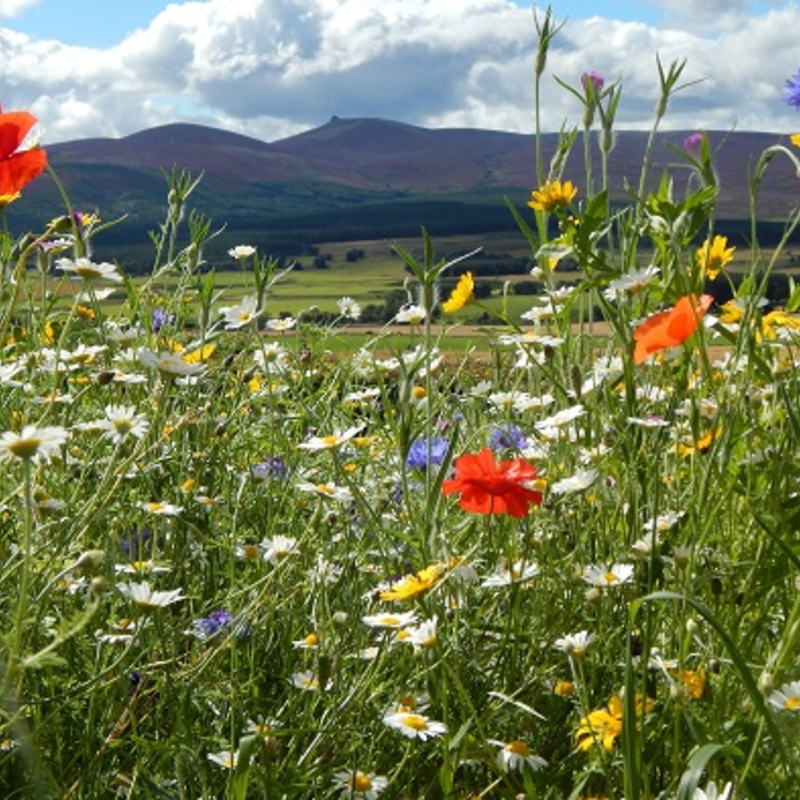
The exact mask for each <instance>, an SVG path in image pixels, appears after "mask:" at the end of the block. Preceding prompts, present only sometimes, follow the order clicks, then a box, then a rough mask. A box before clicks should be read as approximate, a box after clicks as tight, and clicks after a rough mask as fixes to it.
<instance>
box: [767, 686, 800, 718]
mask: <svg viewBox="0 0 800 800" xmlns="http://www.w3.org/2000/svg"><path fill="white" fill-rule="evenodd" d="M769 704H770V705H771V706H772V707H773V708H774V709H776V710H778V711H800V681H794V682H793V683H784V684H783V686H781V688H780V689H778V690H775V691H774V692H773V693H772V694H771V695H770V696H769Z"/></svg>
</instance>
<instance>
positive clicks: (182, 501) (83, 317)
mask: <svg viewBox="0 0 800 800" xmlns="http://www.w3.org/2000/svg"><path fill="white" fill-rule="evenodd" d="M535 20H536V31H537V34H538V51H537V56H536V63H535V69H534V79H535V80H536V81H537V86H538V82H539V81H540V80H541V78H542V75H543V73H544V70H545V64H546V61H547V56H548V49H549V46H550V44H551V41H552V39H553V37H554V36H556V35H557V34H558V30H559V25H558V24H557V23H556V22H555V21H554V19H553V17H552V15H551V14H550V12H549V11H548V12H547V13H546V14H544V15H543V16H539V17H536V18H535ZM656 66H657V73H656V79H657V80H658V81H659V82H660V86H661V101H660V102H659V105H658V107H657V108H656V111H655V120H654V125H653V133H652V137H651V142H652V141H653V139H654V138H655V136H657V133H658V129H659V126H660V125H661V123H662V122H663V118H664V116H665V114H666V113H667V110H668V106H669V102H670V100H671V98H672V96H673V95H674V94H675V93H676V92H678V91H680V90H685V91H691V87H689V86H684V85H683V84H682V83H681V74H682V71H683V66H684V65H683V63H682V62H679V63H673V64H670V65H669V66H665V65H663V64H662V63H661V62H660V61H657V64H656ZM565 90H567V91H570V92H572V93H573V94H574V95H575V96H576V97H577V98H578V99H579V100H580V102H581V103H582V106H583V109H584V115H583V120H582V124H581V125H579V126H578V127H577V128H576V129H575V130H574V131H568V130H567V129H565V131H564V133H563V134H562V142H561V147H560V149H559V152H558V154H557V155H556V158H555V159H554V161H553V162H552V163H551V164H549V165H545V164H544V163H543V161H542V158H541V151H540V150H539V149H538V148H537V152H536V158H535V162H536V163H535V168H534V174H532V176H531V184H532V186H535V187H536V188H535V189H534V191H533V192H532V195H531V200H530V203H529V208H528V209H527V211H528V213H527V214H526V215H522V214H520V213H519V212H518V211H516V210H515V209H514V208H513V207H512V206H510V207H509V213H510V214H514V216H515V217H516V219H517V222H518V224H519V227H520V236H522V237H524V238H525V239H526V240H527V242H528V243H529V245H530V247H531V253H532V256H533V257H534V258H535V260H536V263H537V266H536V268H535V269H534V278H535V279H536V280H538V281H540V282H541V286H542V291H541V293H540V294H538V295H536V296H534V297H532V298H531V301H532V305H531V308H530V310H528V311H526V312H525V313H524V314H522V315H521V316H520V317H519V318H511V317H510V316H508V315H506V314H505V313H504V312H503V310H502V308H499V309H498V308H497V307H494V308H493V310H492V313H493V314H495V316H497V317H499V323H500V324H499V325H498V326H497V328H496V331H495V332H494V333H492V334H491V335H489V334H487V336H491V338H490V340H489V341H487V346H486V352H490V353H491V359H490V360H489V361H488V362H486V361H485V360H484V361H483V362H482V363H481V364H480V365H478V364H476V363H475V362H474V361H473V360H472V356H471V354H470V353H469V352H466V353H459V354H458V356H457V357H456V358H453V357H452V356H453V354H452V353H450V357H448V358H447V359H445V358H444V354H445V353H444V351H445V350H446V349H447V347H446V344H447V337H448V329H449V327H448V326H451V325H452V326H457V325H458V321H459V317H460V315H463V314H464V313H465V312H464V309H465V308H468V307H473V306H477V307H480V302H479V301H478V300H477V299H476V298H475V295H474V291H473V289H474V287H473V281H472V276H471V274H470V273H469V272H467V273H465V274H463V275H462V276H461V278H460V280H459V281H458V284H457V285H456V288H455V289H454V290H453V291H452V292H447V293H446V295H445V293H442V292H441V291H440V289H439V285H440V281H441V279H442V278H443V277H448V276H449V275H451V274H452V272H449V271H450V270H452V267H453V266H454V264H453V263H447V262H445V261H443V260H439V259H437V257H436V255H435V242H432V241H431V240H430V238H429V237H428V236H427V235H426V234H425V233H424V232H423V234H422V237H421V241H420V246H419V252H418V254H417V253H416V251H415V252H412V251H409V250H408V249H406V248H404V247H401V246H399V245H398V246H397V251H398V254H399V256H400V257H401V258H402V260H403V262H404V264H406V265H407V266H408V268H409V270H410V271H411V273H412V275H413V280H411V281H409V283H408V291H409V293H410V296H409V302H408V304H407V305H406V306H404V307H403V308H402V309H401V310H400V312H399V313H398V315H397V318H396V319H395V320H394V322H395V324H402V325H405V326H407V327H408V332H409V333H408V338H404V340H403V342H404V345H403V347H397V348H396V349H395V351H394V352H389V353H388V354H387V348H389V349H391V346H392V339H391V337H383V336H380V335H378V336H376V339H375V342H374V343H367V344H365V345H364V347H362V348H360V349H359V350H357V351H355V352H349V353H343V352H337V353H336V354H335V355H331V353H330V352H329V347H328V344H329V342H330V340H331V339H332V338H334V337H336V335H337V332H338V331H340V330H342V329H343V328H345V327H346V326H347V325H348V324H349V323H350V322H352V321H353V320H354V319H357V317H358V314H359V308H358V304H357V303H355V302H354V301H352V300H351V299H350V298H347V297H344V298H341V299H340V300H339V301H338V311H339V315H338V317H337V318H336V320H335V321H334V322H332V323H330V324H327V323H326V324H325V325H319V324H316V325H311V324H310V323H306V322H304V321H303V317H302V314H298V315H297V316H296V317H294V318H287V317H283V318H281V317H278V316H274V315H273V314H272V309H271V304H270V297H271V291H272V288H273V286H274V285H275V284H276V282H277V281H279V280H280V279H281V277H282V276H283V274H284V273H282V272H281V271H279V270H277V268H276V262H275V261H274V260H272V259H270V257H269V256H268V255H264V254H261V253H258V252H256V251H254V249H253V248H251V247H248V246H247V245H242V246H240V247H237V248H235V249H234V250H233V251H232V252H231V256H232V257H233V258H235V259H238V260H240V264H241V266H242V268H243V269H246V270H247V271H248V273H249V275H250V276H251V278H250V280H251V284H250V289H249V291H248V292H247V293H246V294H245V296H244V297H241V298H237V299H236V302H235V303H233V304H232V303H231V302H229V301H228V300H227V299H226V297H225V294H224V291H220V290H218V288H217V286H216V280H217V276H215V273H214V270H213V269H212V267H213V265H209V264H206V263H205V262H204V260H203V245H204V243H205V242H206V241H207V240H208V237H209V236H211V235H213V232H212V227H211V225H210V223H209V222H208V221H207V220H205V219H204V218H203V217H202V215H196V214H187V213H186V212H187V210H188V209H187V203H188V201H189V199H190V195H191V191H192V189H193V187H194V186H195V184H196V179H195V178H194V177H193V176H191V175H189V174H187V173H185V172H179V171H176V172H174V173H173V174H172V176H171V183H170V187H169V196H168V203H167V210H166V216H165V221H164V224H163V226H162V227H161V229H160V230H159V231H158V232H157V233H156V234H154V236H153V243H154V268H153V272H152V275H151V277H150V278H149V279H148V280H147V281H146V282H144V283H143V284H142V283H138V284H134V283H133V282H132V281H131V280H130V279H129V278H128V277H127V276H126V275H125V274H124V271H123V270H122V269H121V268H120V267H119V266H118V265H117V264H113V263H96V262H94V261H93V260H92V244H93V240H94V239H95V237H102V235H103V230H104V226H105V225H106V224H107V223H105V222H103V221H101V220H99V219H97V218H96V217H94V216H92V215H89V214H86V213H81V211H79V210H76V209H73V208H71V206H70V205H69V187H62V188H63V196H64V203H65V209H64V213H63V215H62V216H60V217H58V218H57V219H55V220H53V221H52V222H49V223H43V226H42V229H41V230H40V231H34V232H22V233H21V234H20V232H9V231H4V232H3V233H2V234H0V260H1V262H2V285H0V293H1V296H0V300H1V302H0V348H1V349H0V354H1V355H0V432H2V433H0V469H1V470H2V472H0V475H2V481H1V484H2V485H1V486H0V533H1V535H0V555H1V556H2V557H1V558H0V565H1V566H0V609H2V614H3V623H4V624H3V629H2V635H1V636H0V796H2V797H3V798H92V799H93V798H107V797H108V798H113V797H128V798H190V799H193V798H232V799H234V800H242V799H243V798H312V797H314V798H333V797H337V798H338V797H345V798H376V797H378V796H380V797H382V798H409V799H411V798H447V799H455V798H464V799H465V800H466V798H478V797H486V798H523V797H524V798H575V799H577V798H583V799H584V800H588V799H589V798H628V800H634V799H635V798H636V799H638V798H665V799H666V798H670V799H671V798H681V799H682V800H685V799H686V798H689V799H696V800H701V799H702V798H721V797H729V798H730V797H746V798H789V797H793V796H796V792H797V788H796V787H797V785H798V781H800V660H799V659H798V648H799V647H800V592H799V591H798V590H799V588H800V533H799V531H800V405H798V399H797V398H798V397H800V379H799V378H798V369H797V366H798V359H800V339H799V338H798V337H800V318H798V316H797V314H796V313H795V312H796V310H797V308H798V307H800V291H794V290H792V291H791V293H790V297H789V299H788V301H787V302H786V303H785V304H784V306H783V307H777V306H776V305H775V304H774V302H771V300H770V298H769V297H766V296H764V287H765V286H766V285H767V279H768V277H769V274H770V271H771V270H772V268H773V266H774V264H775V262H776V260H777V259H778V258H779V256H780V253H781V251H782V249H783V248H784V246H785V244H786V243H787V242H789V240H790V238H791V237H792V235H793V234H794V233H795V231H796V228H797V225H798V221H800V208H793V209H787V211H786V226H785V235H784V240H783V243H782V244H781V245H779V246H778V247H777V248H771V249H770V251H769V256H768V257H767V256H765V254H764V253H763V252H762V250H761V248H760V247H759V243H758V240H757V237H756V236H755V232H756V226H755V222H756V221H757V219H758V192H759V185H760V181H761V179H762V178H763V176H764V174H765V173H766V171H767V170H768V169H769V165H770V163H771V162H772V161H773V159H786V158H788V159H790V160H791V161H792V162H793V163H794V165H795V166H796V167H797V168H798V169H800V163H799V162H798V159H797V155H796V154H795V152H793V151H792V150H791V149H790V148H786V147H783V146H782V145H779V144H776V145H775V146H774V147H771V148H770V149H769V150H768V151H767V152H765V153H764V155H763V157H762V158H761V160H760V161H759V162H758V163H757V164H754V165H753V172H752V179H751V182H750V184H749V186H746V187H742V191H743V192H749V193H750V196H751V199H752V214H753V231H754V235H753V238H752V242H751V247H750V250H749V253H748V254H746V261H747V265H748V272H747V274H746V275H745V277H744V279H743V280H742V281H741V282H739V283H738V284H737V285H736V286H734V287H733V289H734V292H735V297H734V299H733V300H732V301H730V302H729V303H726V304H725V305H724V306H723V305H721V304H719V303H716V302H715V299H714V297H713V295H712V294H710V293H708V292H707V291H706V289H707V282H708V280H709V279H710V278H714V277H717V278H718V277H719V276H723V277H724V276H725V275H726V273H725V267H726V265H727V264H728V263H730V261H731V259H732V258H733V257H734V254H733V252H732V247H730V246H729V245H728V242H727V241H726V240H725V239H724V237H721V236H719V235H717V234H715V199H716V197H717V193H718V186H717V183H716V177H715V170H714V159H715V155H716V153H715V149H714V142H712V141H710V140H709V137H708V136H707V135H706V134H705V133H702V132H700V133H698V134H697V135H696V136H692V137H690V138H689V139H687V141H686V148H685V150H684V151H681V152H677V151H676V153H675V162H676V163H675V168H674V171H673V172H671V173H665V174H664V175H663V176H661V175H659V176H655V177H656V178H657V180H655V181H654V182H653V181H651V180H650V178H651V177H652V176H650V175H649V169H648V164H647V162H645V163H644V164H643V165H642V168H641V175H640V176H639V183H638V191H637V187H636V185H634V186H632V189H631V201H630V203H629V204H628V205H627V206H626V207H624V208H622V207H612V206H611V205H610V203H609V201H608V194H607V188H608V187H607V186H606V174H607V172H606V165H607V160H608V158H609V157H610V155H611V152H612V148H613V124H614V117H615V114H616V110H617V108H618V105H619V103H620V102H621V101H622V99H623V86H622V85H621V84H620V83H619V82H615V83H607V82H606V81H605V80H604V79H603V77H602V76H600V75H598V74H597V73H594V72H587V73H586V74H585V75H584V76H583V78H582V79H581V80H580V81H578V82H577V83H576V85H575V86H570V85H568V84H565ZM784 97H785V99H786V101H787V102H789V103H790V104H791V105H794V106H800V74H799V75H798V76H797V77H795V78H794V79H792V80H790V81H788V82H787V86H786V89H785V91H784ZM537 118H538V113H537ZM34 122H35V120H34V119H33V117H31V116H30V114H28V113H27V112H5V113H3V114H0V196H2V203H3V204H4V205H6V204H8V203H10V202H12V201H15V202H24V197H22V199H18V195H19V193H20V191H21V190H23V189H24V187H25V186H26V185H27V184H28V183H29V182H30V181H32V180H48V179H52V180H55V181H56V182H58V177H57V176H56V175H55V174H54V173H53V172H52V171H51V170H49V169H48V167H47V162H46V151H45V150H43V149H41V148H40V147H33V148H30V149H25V147H24V145H23V140H24V139H25V137H26V135H27V133H28V132H29V130H30V128H31V127H32V126H33V124H34ZM595 140H596V141H597V142H598V143H599V154H600V156H599V159H598V158H597V156H596V152H597V151H595V150H594V149H593V148H592V147H591V146H590V144H591V143H592V141H595ZM797 141H798V143H800V139H798V140H797ZM537 142H538V138H537ZM21 145H22V147H21ZM584 145H586V146H585V147H584ZM593 153H594V154H595V157H594V160H593ZM568 156H569V158H572V159H583V163H584V164H585V181H583V182H581V185H574V184H573V183H572V182H570V181H567V180H564V173H563V170H564V167H565V164H566V161H567V157H568ZM46 171H48V172H49V177H48V174H46ZM43 173H45V174H43ZM648 187H651V188H648ZM652 187H654V188H652ZM556 223H557V224H556ZM121 224H124V222H123V223H121ZM643 252H646V253H647V259H646V260H645V258H644V256H643V255H642V253H643ZM742 255H743V254H742V253H741V252H737V254H736V256H737V257H738V258H741V257H742ZM565 257H570V258H572V259H575V260H576V261H577V262H578V265H579V272H578V273H577V274H578V275H580V276H581V279H580V281H578V282H575V281H574V280H573V281H571V282H570V284H569V286H565V285H562V284H561V282H560V280H559V271H558V265H559V261H560V260H561V259H562V258H565ZM468 264H469V261H468V258H467V259H466V260H465V261H464V262H463V263H462V262H461V261H459V267H460V268H463V267H464V266H468ZM53 276H60V280H61V282H62V285H61V286H60V287H58V291H55V292H54V291H52V288H51V286H50V283H49V282H51V281H52V280H53ZM167 280H168V281H170V285H172V286H175V287H176V288H175V289H174V291H173V292H172V293H171V294H170V295H169V296H168V297H165V296H164V295H163V293H161V292H160V291H159V287H160V286H161V285H162V283H163V282H165V281H167ZM111 290H113V291H114V292H115V293H116V296H117V297H119V298H120V301H119V303H118V304H117V305H116V306H114V307H113V309H110V307H109V306H108V304H106V303H105V300H106V299H107V297H108V293H109V291H111ZM187 291H191V292H192V293H193V294H194V295H196V296H197V297H198V298H199V303H198V306H197V307H194V308H191V309H189V308H187V306H186V304H184V303H183V302H182V297H183V295H184V294H185V293H186V292H187ZM65 295H66V296H67V297H68V299H69V302H67V303H66V304H65V303H64V300H63V298H64V296H65ZM586 304H592V305H593V306H599V307H600V308H601V309H602V316H603V320H604V322H603V324H602V325H600V324H597V325H596V324H595V323H593V322H586V323H583V324H580V325H576V324H574V319H575V317H576V315H577V316H578V318H580V319H582V318H583V317H581V316H580V313H579V312H580V310H581V308H582V307H583V306H584V305H586ZM434 317H436V320H440V319H444V320H445V321H446V323H447V324H446V325H445V326H444V327H441V326H440V325H439V324H438V322H437V324H436V325H434ZM595 325H596V326H595ZM409 342H410V344H408V343H409ZM407 344H408V346H406V345H407Z"/></svg>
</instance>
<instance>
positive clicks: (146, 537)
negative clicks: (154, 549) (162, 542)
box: [121, 528, 153, 561]
mask: <svg viewBox="0 0 800 800" xmlns="http://www.w3.org/2000/svg"><path fill="white" fill-rule="evenodd" d="M152 535H153V534H152V531H151V530H150V528H142V530H139V529H138V528H134V529H133V530H132V531H131V535H130V536H128V537H126V538H125V539H123V540H122V543H121V544H122V552H123V553H125V555H126V556H127V557H128V558H129V559H130V560H131V561H142V560H143V557H142V555H143V551H144V547H145V545H146V544H147V543H148V542H149V541H150V538H151V536H152Z"/></svg>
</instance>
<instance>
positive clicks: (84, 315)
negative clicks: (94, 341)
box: [75, 306, 96, 319]
mask: <svg viewBox="0 0 800 800" xmlns="http://www.w3.org/2000/svg"><path fill="white" fill-rule="evenodd" d="M75 312H76V313H77V315H78V316H79V317H80V318H81V319H94V318H95V316H96V314H95V313H94V309H91V308H89V307H88V306H78V307H77V308H76V309H75Z"/></svg>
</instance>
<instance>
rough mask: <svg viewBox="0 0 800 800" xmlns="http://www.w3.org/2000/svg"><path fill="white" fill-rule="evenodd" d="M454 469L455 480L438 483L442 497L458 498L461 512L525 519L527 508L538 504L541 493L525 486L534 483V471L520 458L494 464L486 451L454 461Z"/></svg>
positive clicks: (492, 457) (535, 473)
mask: <svg viewBox="0 0 800 800" xmlns="http://www.w3.org/2000/svg"><path fill="white" fill-rule="evenodd" d="M455 467H456V476H455V478H453V479H452V480H449V481H444V482H443V483H442V494H445V495H448V494H460V495H461V500H460V505H461V508H463V509H464V511H471V512H473V513H475V514H509V515H510V516H512V517H526V516H527V515H528V510H529V506H530V505H531V504H533V505H537V506H538V505H541V503H542V495H541V493H540V492H536V491H534V490H533V489H530V488H528V486H526V484H530V483H531V482H532V481H535V480H536V477H537V475H538V473H537V471H536V467H534V466H533V464H530V463H529V462H527V461H525V460H524V459H522V458H515V459H513V460H512V461H501V462H500V463H499V464H498V463H497V462H495V460H494V453H492V451H491V450H490V449H489V448H488V447H486V448H484V449H483V450H481V452H480V453H466V454H465V455H463V456H461V457H460V458H457V459H456V462H455Z"/></svg>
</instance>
